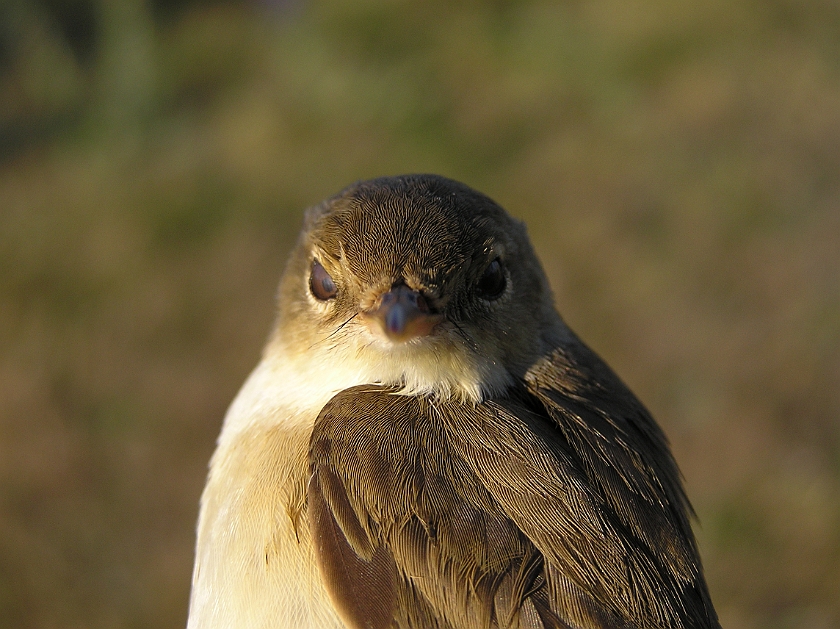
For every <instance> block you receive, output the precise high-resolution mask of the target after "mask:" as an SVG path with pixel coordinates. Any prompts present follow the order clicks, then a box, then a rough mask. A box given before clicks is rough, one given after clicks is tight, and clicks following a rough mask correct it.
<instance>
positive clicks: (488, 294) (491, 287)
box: [476, 258, 507, 300]
mask: <svg viewBox="0 0 840 629" xmlns="http://www.w3.org/2000/svg"><path fill="white" fill-rule="evenodd" d="M506 284H507V280H506V278H505V270H504V269H503V268H502V263H501V262H500V261H499V258H496V259H495V260H493V261H492V262H491V263H490V264H488V265H487V268H486V269H484V273H482V275H481V279H479V280H478V284H476V289H477V290H478V296H479V297H481V298H482V299H490V300H493V299H498V298H499V297H501V295H502V293H503V292H504V291H505V285H506Z"/></svg>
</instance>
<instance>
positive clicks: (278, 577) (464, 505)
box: [188, 175, 720, 629]
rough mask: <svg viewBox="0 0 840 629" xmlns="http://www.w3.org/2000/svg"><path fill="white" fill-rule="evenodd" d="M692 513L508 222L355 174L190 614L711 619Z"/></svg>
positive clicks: (308, 250)
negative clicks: (567, 321)
mask: <svg viewBox="0 0 840 629" xmlns="http://www.w3.org/2000/svg"><path fill="white" fill-rule="evenodd" d="M689 511H690V507H689V504H688V500H687V498H686V496H685V494H684V492H683V489H682V487H681V484H680V478H679V473H678V471H677V467H676V464H675V463H674V460H673V458H672V457H671V454H670V452H669V450H668V445H667V442H666V440H665V437H664V435H663V434H662V431H661V430H660V428H659V427H658V426H657V425H656V423H655V422H654V420H653V419H652V418H651V416H650V415H649V414H648V412H647V411H646V410H645V408H644V407H643V406H642V404H641V403H640V402H639V401H638V400H637V399H636V398H635V397H634V396H633V394H632V393H631V392H630V391H629V390H628V389H627V388H626V387H625V386H624V384H622V382H621V381H620V380H619V379H618V377H617V376H616V375H615V374H614V373H613V372H612V371H611V370H610V368H609V367H607V365H606V364H604V363H603V362H602V361H601V359H600V358H598V356H596V355H595V353H594V352H592V350H590V349H589V348H588V347H587V346H586V345H584V344H583V343H582V342H581V341H580V340H579V339H578V338H577V337H576V336H575V335H574V333H573V332H572V331H571V330H569V328H568V327H567V326H566V325H565V324H564V323H563V321H562V319H561V318H560V316H559V315H558V314H557V312H556V311H555V309H554V306H553V303H552V296H551V292H550V289H549V286H548V282H547V280H546V277H545V274H544V273H543V271H542V269H541V267H540V264H539V262H538V260H537V258H536V256H535V254H534V252H533V250H532V248H531V244H530V242H529V240H528V237H527V234H526V232H525V228H524V226H523V225H522V224H521V223H520V222H518V221H516V220H514V219H512V218H511V217H510V216H509V215H508V214H507V213H506V212H505V211H504V210H503V209H502V208H501V207H499V206H498V205H496V204H495V203H494V202H493V201H491V200H490V199H489V198H487V197H485V196H483V195H481V194H479V193H478V192H475V191H474V190H471V189H470V188H468V187H467V186H465V185H463V184H460V183H457V182H454V181H451V180H448V179H444V178H442V177H437V176H430V175H409V176H402V177H393V178H382V179H375V180H372V181H365V182H361V183H358V184H356V185H353V186H351V187H349V188H347V189H346V190H344V191H343V192H341V193H340V194H338V195H337V196H335V197H333V198H332V199H329V200H327V201H325V202H324V203H322V204H321V205H318V206H316V207H313V208H311V209H310V210H309V211H308V212H307V213H306V220H305V226H304V230H303V233H302V234H301V237H300V240H299V242H298V244H297V247H296V249H295V250H294V252H293V253H292V256H291V259H290V260H289V263H288V266H287V268H286V272H285V274H284V275H283V278H282V280H281V283H280V294H279V313H278V316H277V324H276V326H275V328H274V331H273V332H272V334H271V336H270V339H269V341H268V343H267V345H266V348H265V351H264V354H263V357H262V361H261V362H260V364H259V365H258V366H257V368H256V369H255V371H254V372H253V373H252V374H251V376H250V378H249V379H248V381H247V382H246V383H245V385H244V386H243V388H242V390H241V391H240V393H239V395H238V396H237V398H236V400H235V401H234V402H233V404H232V405H231V408H230V410H229V411H228V414H227V417H226V418H225V422H224V427H223V428H222V433H221V435H220V437H219V441H218V448H217V450H216V453H215V454H214V455H213V459H212V461H211V463H210V473H209V476H208V479H207V486H206V488H205V490H204V493H203V495H202V499H201V514H200V516H199V523H198V541H197V548H196V562H195V571H194V574H193V590H192V597H191V601H190V616H189V622H188V627H189V628H190V629H220V628H226V629H229V628H237V629H251V628H267V627H274V628H284V627H289V628H291V627H294V628H304V629H305V628H310V627H311V628H316V627H317V628H341V627H346V628H352V629H363V628H365V629H380V628H386V627H388V628H391V627H394V628H401V629H409V628H412V629H432V628H434V629H471V628H479V627H480V628H498V629H502V628H508V627H510V628H514V627H519V628H523V629H524V628H528V629H531V628H534V629H536V628H540V629H549V628H564V629H591V628H612V629H629V628H651V629H666V628H667V629H678V628H701V627H702V628H717V627H719V626H720V625H719V624H718V620H717V616H716V614H715V611H714V608H713V607H712V603H711V601H710V598H709V593H708V591H707V588H706V584H705V582H704V579H703V573H702V568H701V564H700V559H699V556H698V552H697V547H696V544H695V541H694V537H693V535H692V532H691V527H690V524H689Z"/></svg>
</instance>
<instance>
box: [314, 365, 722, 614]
mask: <svg viewBox="0 0 840 629" xmlns="http://www.w3.org/2000/svg"><path fill="white" fill-rule="evenodd" d="M596 360H597V359H596ZM563 369H566V367H565V366H564V363H563V362H562V361H560V360H558V359H556V357H554V356H552V357H551V359H550V360H547V361H544V363H541V364H539V365H538V366H537V367H536V368H535V370H533V371H532V372H531V373H529V376H528V378H527V379H526V382H525V383H523V386H522V387H521V388H520V389H519V390H518V391H515V392H514V394H513V395H512V396H510V397H507V398H504V399H499V400H491V401H488V402H486V403H483V404H479V405H475V406H469V405H463V404H456V403H446V402H445V403H436V402H434V401H431V400H429V399H425V398H417V397H410V396H402V395H395V394H393V392H391V391H388V390H383V389H381V388H376V387H356V388H354V389H349V390H347V391H345V392H342V393H340V394H339V395H337V396H336V397H335V398H333V400H332V401H331V402H330V403H329V404H328V405H327V406H326V407H325V408H324V409H323V410H322V412H321V414H320V415H319V417H318V419H317V421H316V424H315V429H314V431H313V435H312V440H311V449H310V463H311V468H312V478H311V481H310V486H309V493H308V497H309V509H310V523H311V526H312V529H313V537H314V539H315V544H316V549H317V555H318V560H319V565H320V567H321V571H322V574H323V576H324V580H325V583H326V584H327V587H328V589H329V591H330V592H331V595H332V596H333V599H334V601H335V602H336V606H337V607H338V609H339V610H340V611H341V613H342V615H343V617H344V618H345V621H346V622H347V623H348V624H349V625H350V626H353V627H370V628H372V629H373V628H379V627H391V626H396V627H418V628H419V627H423V628H426V627H438V628H441V629H444V628H445V629H449V628H452V629H461V628H468V627H469V628H472V627H507V626H511V627H517V626H518V627H527V628H530V627H534V628H540V629H548V628H549V627H561V628H562V627H576V628H577V627H580V628H596V627H601V628H606V627H610V628H629V627H652V628H653V627H657V628H659V627H661V628H664V627H669V628H671V627H715V626H717V625H716V624H714V623H715V622H716V621H713V620H708V621H703V620H702V618H704V616H703V614H704V613H705V614H706V616H705V617H706V618H713V617H714V616H713V614H714V612H711V616H708V613H709V612H708V610H710V609H711V606H710V604H709V605H706V602H707V601H708V595H707V594H706V593H705V586H704V585H703V582H702V576H700V574H699V563H698V561H697V558H696V551H695V549H694V545H693V541H692V539H693V538H692V537H691V532H690V529H689V528H688V522H687V518H686V514H685V504H686V503H685V498H684V496H683V494H682V490H681V489H680V485H679V479H678V478H677V476H676V468H675V466H674V465H673V462H672V460H671V459H670V455H668V453H667V448H666V446H665V444H664V439H663V438H662V436H661V434H660V433H659V432H658V429H657V428H656V427H655V425H654V424H653V422H652V420H650V418H649V417H648V416H647V414H646V413H644V409H642V407H641V406H640V405H639V404H638V402H635V398H632V395H630V394H629V392H627V395H630V398H631V400H632V402H633V403H634V404H635V405H634V406H632V409H633V412H634V413H635V412H637V411H638V412H640V413H642V414H643V415H640V416H639V417H638V418H637V417H635V416H634V417H630V418H628V417H626V415H627V412H626V409H624V408H623V407H616V408H615V409H612V410H613V412H614V413H615V414H616V417H611V416H610V415H609V411H610V410H611V407H609V406H608V404H607V403H608V402H610V399H611V398H610V395H611V393H610V391H609V390H606V389H605V390H604V391H602V392H601V395H603V397H604V398H605V399H604V401H603V403H602V404H601V402H600V398H598V397H596V399H595V401H594V402H591V403H590V401H589V400H587V399H586V398H585V397H581V396H585V395H586V394H587V393H588V392H587V391H583V390H581V391H577V392H573V391H565V390H563V387H562V386H559V385H558V384H557V382H556V378H558V377H562V378H565V377H567V376H568V375H569V374H567V373H564V372H562V370H563ZM604 369H607V368H606V367H604ZM605 373H606V374H607V375H608V376H611V372H609V371H608V370H607V372H605ZM612 378H614V376H612ZM602 385H603V386H605V387H607V386H619V387H621V385H620V382H618V381H617V379H615V382H612V381H611V380H609V378H606V379H605V380H604V381H603V383H602ZM624 391H626V390H625V389H624V388H623V387H621V388H620V389H619V390H618V391H617V392H616V391H613V393H622V394H623V392H624ZM599 404H600V406H599ZM602 407H603V408H602ZM636 424H638V425H636ZM628 426H629V427H630V428H628ZM626 430H630V432H626V434H625V432H624V431H626ZM637 433H638V434H637ZM640 437H641V438H643V440H644V441H643V443H642V445H641V447H637V446H636V444H635V441H634V439H639V438H640ZM631 444H633V445H632V447H631ZM662 457H664V459H663V458H662Z"/></svg>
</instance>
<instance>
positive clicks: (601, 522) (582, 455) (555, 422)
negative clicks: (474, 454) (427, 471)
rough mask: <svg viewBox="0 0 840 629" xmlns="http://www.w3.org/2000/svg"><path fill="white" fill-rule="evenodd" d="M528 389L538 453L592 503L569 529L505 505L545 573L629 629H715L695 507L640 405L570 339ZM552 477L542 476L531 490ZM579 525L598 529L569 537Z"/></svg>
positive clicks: (529, 378) (562, 521) (487, 477)
mask: <svg viewBox="0 0 840 629" xmlns="http://www.w3.org/2000/svg"><path fill="white" fill-rule="evenodd" d="M525 387H526V389H527V392H528V396H527V397H528V398H530V399H531V400H534V399H536V401H537V408H538V409H539V410H538V414H539V415H541V416H542V417H541V419H543V420H544V418H545V417H546V416H547V417H548V418H549V428H548V430H547V431H546V432H544V433H543V434H542V435H541V439H542V441H543V443H544V444H545V445H544V446H542V447H541V448H539V451H541V452H546V451H550V452H551V453H554V454H555V455H557V454H558V453H562V454H560V458H562V457H566V460H565V461H564V462H563V463H562V467H566V468H567V469H571V470H573V471H574V474H573V477H574V478H576V479H579V481H580V482H582V483H583V484H584V485H585V488H586V489H585V495H586V496H587V498H588V502H587V509H586V510H584V511H583V512H577V517H576V518H571V519H569V520H567V519H566V517H565V516H562V515H560V514H559V512H556V511H554V512H552V514H550V515H548V516H547V517H545V518H533V517H532V516H533V515H534V513H535V511H534V510H533V506H532V507H530V508H528V507H526V508H524V509H520V508H517V506H516V505H517V502H519V501H521V498H519V499H513V500H511V501H510V502H508V501H507V500H505V499H502V500H503V503H504V504H505V508H506V509H507V510H508V511H509V512H510V513H511V517H512V518H513V519H514V520H515V521H516V522H517V524H518V525H519V526H520V527H521V528H522V530H523V531H525V533H526V534H527V535H528V536H529V538H531V539H532V540H533V541H534V543H535V545H536V546H537V547H538V548H539V549H540V551H541V552H542V553H543V554H544V556H545V559H546V564H547V565H549V566H550V567H551V568H553V567H555V566H556V567H557V568H558V569H560V570H561V571H564V570H569V572H568V573H567V574H569V575H575V576H573V580H574V581H575V583H576V585H578V586H581V587H584V589H585V590H586V591H587V592H589V593H591V594H592V595H593V597H594V598H595V599H596V600H598V601H599V602H600V603H601V604H603V605H606V606H608V607H610V608H611V609H612V610H613V611H614V612H615V613H617V614H618V615H619V616H620V617H621V618H624V619H627V621H628V623H629V624H630V625H631V626H634V627H635V626H640V627H641V626H644V627H691V628H695V627H697V628H701V627H702V628H718V629H719V627H720V625H719V623H718V619H717V615H716V613H715V611H714V607H713V606H712V603H711V599H710V597H709V593H708V590H707V587H706V583H705V580H704V578H703V574H702V567H701V564H700V559H699V554H698V552H697V547H696V544H695V541H694V535H693V533H692V531H691V525H690V522H689V516H690V515H691V513H692V510H691V506H690V505H689V503H688V499H687V498H686V496H685V493H684V491H683V488H682V483H681V481H680V474H679V471H678V469H677V466H676V463H675V462H674V459H673V457H672V456H671V453H670V450H669V448H668V444H667V440H666V439H665V436H664V434H663V433H662V431H661V429H660V428H659V426H658V425H657V424H656V422H655V421H654V420H653V418H652V417H651V416H650V414H649V413H648V411H647V410H646V409H645V408H644V406H642V404H641V403H640V402H639V401H638V400H637V399H636V397H635V396H634V395H633V394H632V393H631V392H630V390H629V389H628V388H627V387H626V386H625V385H624V384H623V383H622V382H621V381H620V380H619V378H618V377H617V376H616V375H615V374H614V373H613V372H612V370H611V369H610V368H609V367H608V366H607V365H606V364H605V363H604V362H603V361H602V360H601V359H600V358H599V357H598V356H597V355H596V354H595V353H594V352H592V350H590V349H589V348H588V347H587V346H586V345H584V344H583V343H582V342H580V341H578V340H577V339H576V338H573V339H571V341H570V342H569V343H566V344H564V345H563V346H561V347H558V348H557V349H555V350H554V351H553V352H551V353H550V354H549V355H548V356H547V357H546V358H544V359H542V360H541V361H539V362H538V363H537V364H536V365H534V367H533V368H532V369H530V370H529V372H528V373H527V374H526V377H525ZM537 433H538V430H537V429H535V434H537ZM551 477H552V473H551V472H548V473H547V474H546V475H545V476H544V477H541V478H540V479H539V481H535V482H534V483H533V484H530V483H529V484H527V486H536V485H537V484H538V483H542V482H551V480H550V479H551ZM493 478H494V474H493V471H492V470H488V472H487V473H486V474H482V480H483V481H484V482H485V483H488V482H492V479H493ZM514 478H520V477H519V476H517V477H514ZM555 482H556V481H555ZM491 491H492V490H491ZM501 491H502V490H501V488H500V489H499V490H498V491H495V492H494V494H495V495H497V496H500V497H501V496H502V495H503V494H502V493H501ZM527 491H528V490H527V488H525V492H526V493H527ZM534 500H536V496H535V497H534ZM589 509H591V510H589ZM558 515H559V516H560V517H559V518H558ZM520 518H521V519H520ZM558 524H559V525H560V528H559V530H561V531H564V530H565V528H566V527H567V526H571V527H572V529H573V531H572V533H573V538H575V537H576V538H577V539H579V540H580V541H581V542H582V544H583V545H582V548H584V549H585V550H584V551H583V552H582V553H580V551H578V552H579V554H577V555H576V554H574V553H568V552H567V551H566V548H565V547H564V546H563V545H562V544H557V543H556V542H555V541H554V540H555V539H556V531H557V530H558ZM582 526H592V527H596V528H598V529H600V530H598V531H596V530H594V528H593V529H591V530H586V531H583V530H574V529H576V527H582ZM579 548H581V547H579ZM564 554H565V556H564Z"/></svg>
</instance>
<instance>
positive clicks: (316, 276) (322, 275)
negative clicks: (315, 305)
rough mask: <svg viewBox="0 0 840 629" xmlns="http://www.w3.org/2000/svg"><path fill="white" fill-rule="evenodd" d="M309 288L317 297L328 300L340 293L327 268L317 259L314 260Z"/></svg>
mask: <svg viewBox="0 0 840 629" xmlns="http://www.w3.org/2000/svg"><path fill="white" fill-rule="evenodd" d="M309 290H311V291H312V294H313V295H315V298H316V299H320V300H321V301H327V300H329V299H332V298H334V297H335V296H336V294H337V293H338V287H337V286H336V285H335V282H334V281H333V278H331V277H330V274H329V273H327V270H326V269H325V268H324V267H322V266H321V263H320V262H318V261H317V260H313V261H312V271H311V272H310V274H309Z"/></svg>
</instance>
